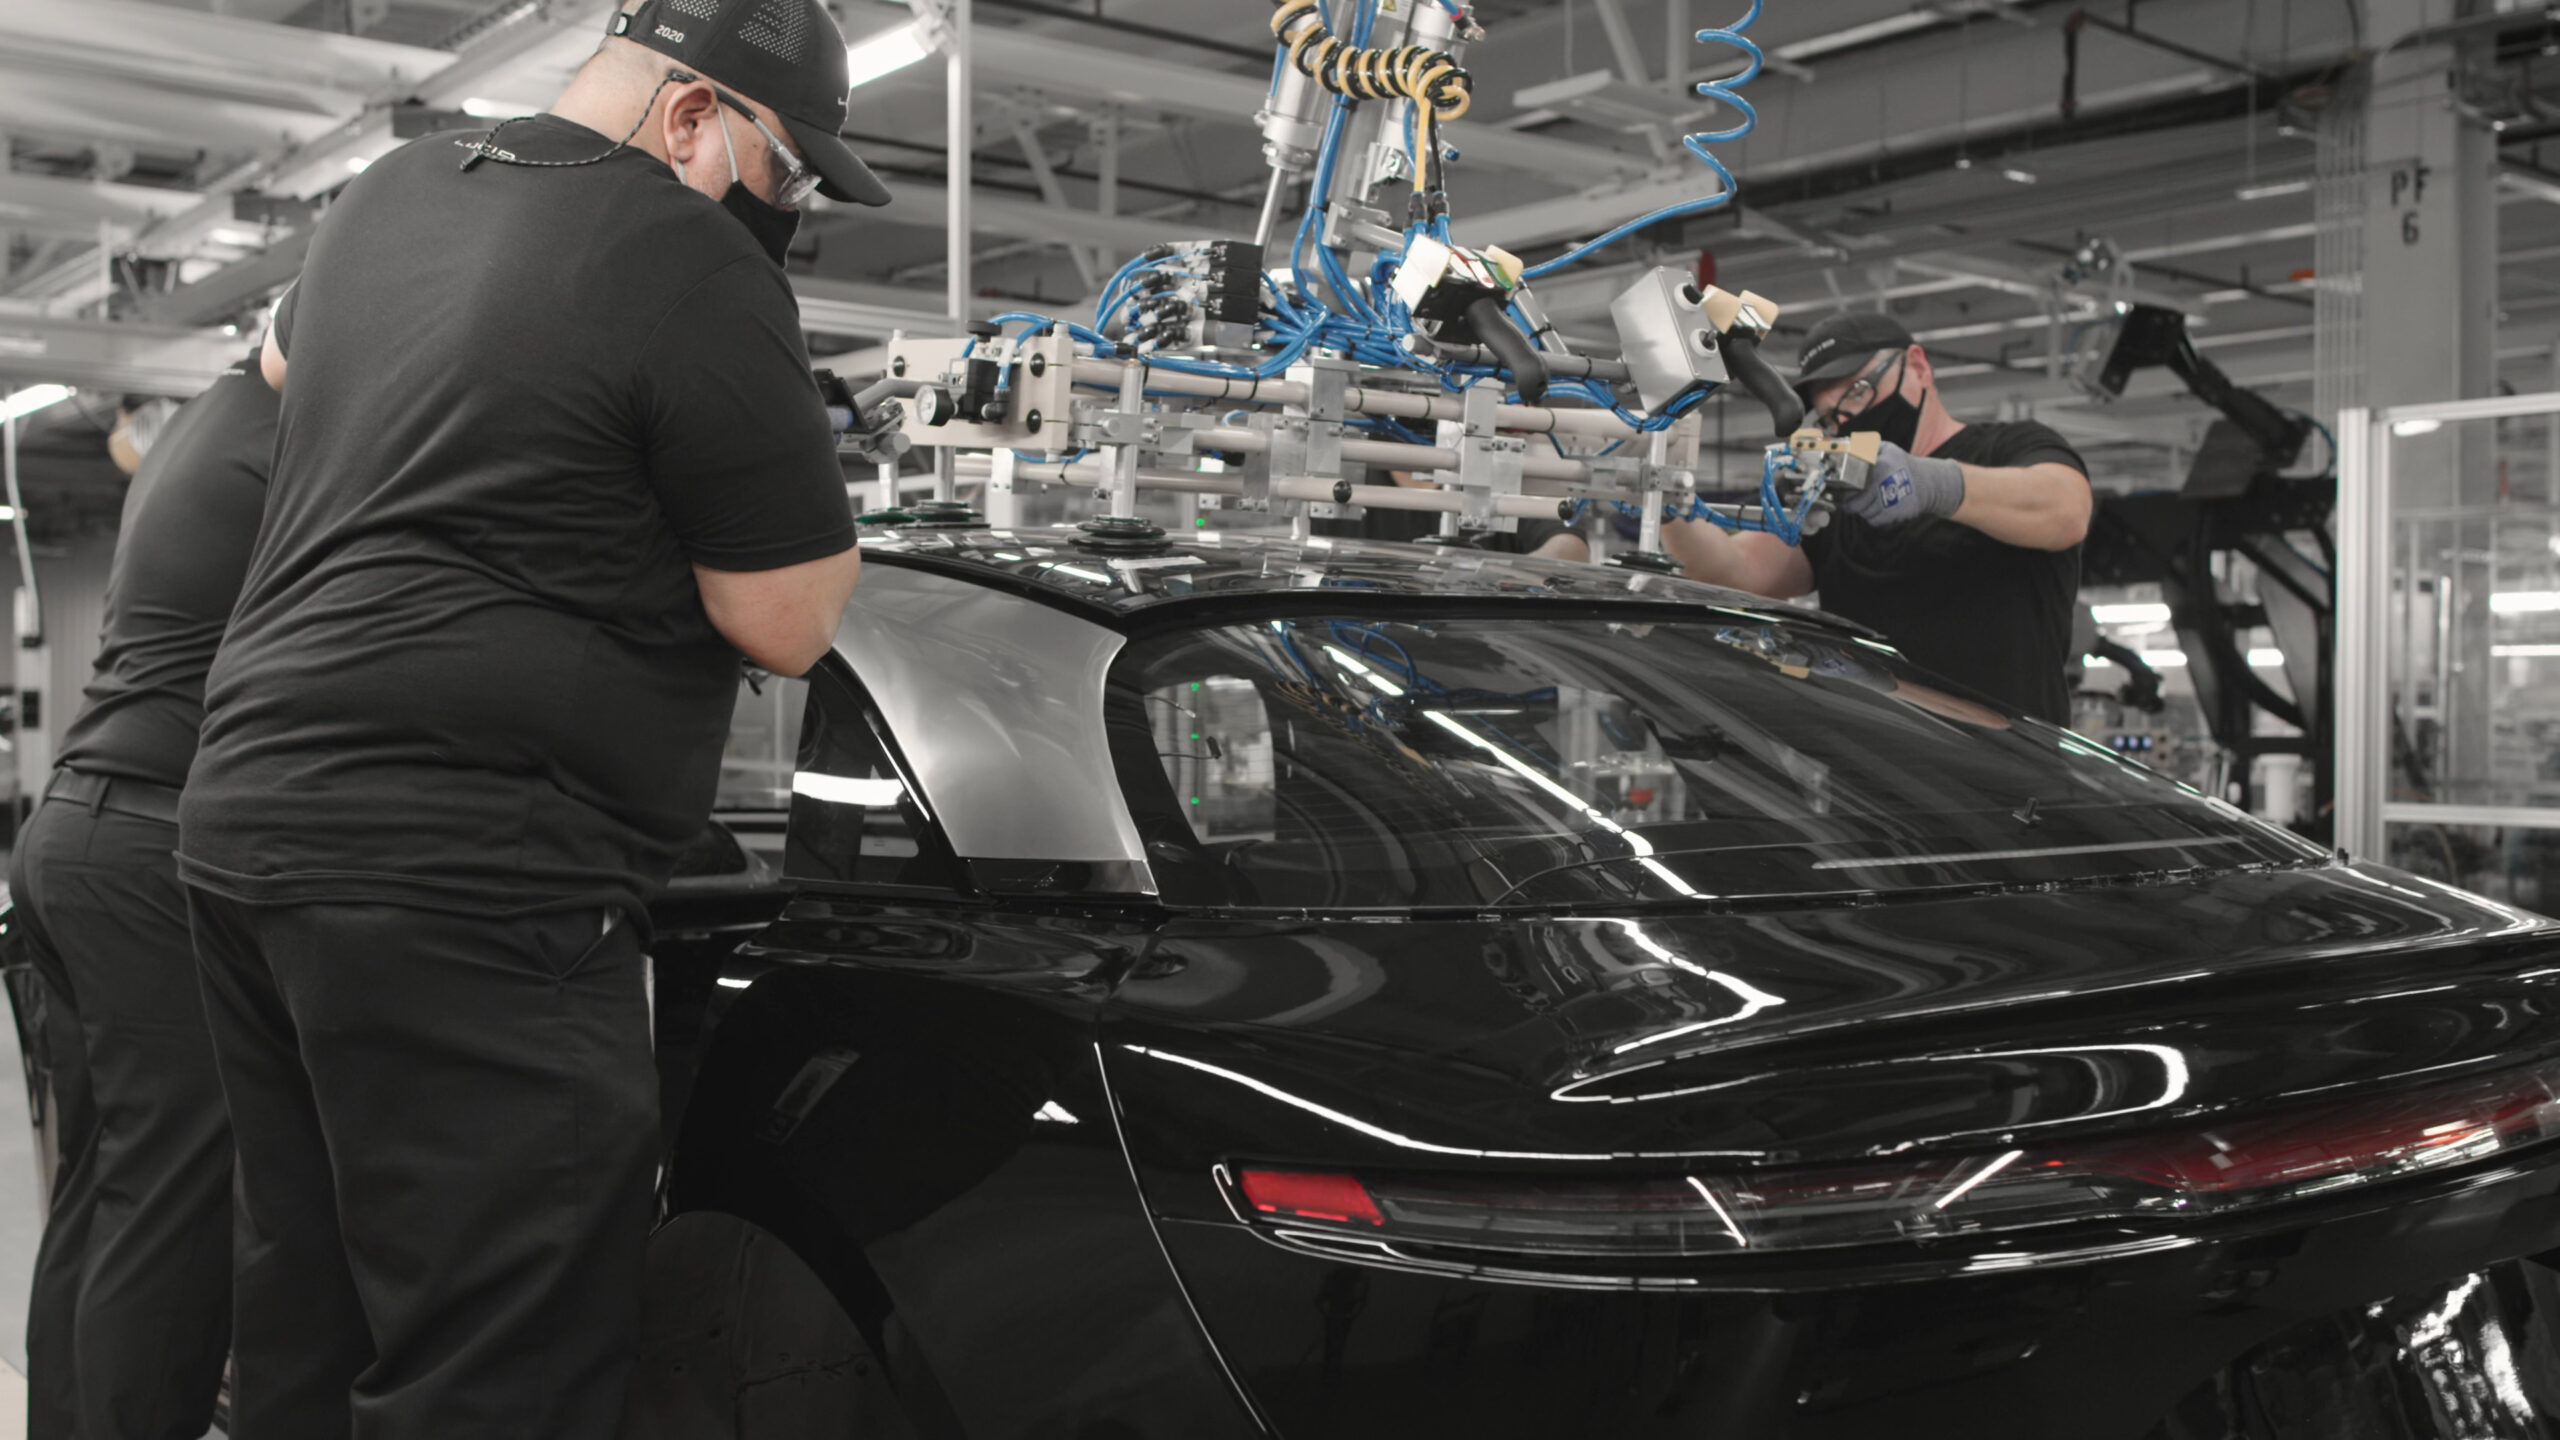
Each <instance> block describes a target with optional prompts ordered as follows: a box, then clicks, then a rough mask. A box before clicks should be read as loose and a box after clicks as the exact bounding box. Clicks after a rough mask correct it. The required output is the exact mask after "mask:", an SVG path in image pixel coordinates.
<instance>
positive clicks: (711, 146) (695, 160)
mask: <svg viewBox="0 0 2560 1440" xmlns="http://www.w3.org/2000/svg"><path fill="white" fill-rule="evenodd" d="M664 111H665V113H664V114H663V115H662V116H661V117H660V120H659V124H660V125H661V126H662V127H663V128H662V130H661V132H660V133H661V135H662V137H663V138H664V139H665V140H666V143H667V158H668V159H669V160H671V161H673V162H674V163H675V167H676V170H677V172H678V173H679V174H681V175H683V176H684V177H685V183H686V184H688V185H691V186H692V187H693V188H695V189H696V190H701V191H702V192H703V193H704V194H706V195H709V196H711V198H713V199H715V200H716V199H718V198H720V193H721V192H722V191H725V190H727V189H728V188H729V165H728V162H727V161H726V160H725V159H723V158H722V157H721V152H720V137H719V136H717V135H715V134H713V133H712V128H713V127H714V126H717V125H718V124H719V123H720V97H719V96H718V95H716V94H714V93H713V92H712V89H711V86H710V84H709V83H708V82H706V81H700V80H694V81H688V82H685V83H683V84H674V85H669V86H668V87H667V94H666V101H665V104H664ZM697 167H699V168H700V169H701V171H702V173H701V174H700V175H699V176H697V175H696V174H695V173H694V172H695V170H696V168H697ZM714 172H716V175H715V173H714ZM706 186H711V187H715V188H705V187H706Z"/></svg>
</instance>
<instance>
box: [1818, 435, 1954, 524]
mask: <svg viewBox="0 0 2560 1440" xmlns="http://www.w3.org/2000/svg"><path fill="white" fill-rule="evenodd" d="M1963 504H1964V467H1963V466H1961V465H1958V464H1957V463H1956V462H1955V461H1953V460H1940V459H1937V458H1936V457H1934V456H1928V455H1914V454H1912V453H1911V452H1910V451H1908V450H1905V449H1903V448H1902V447H1901V446H1899V445H1896V444H1894V443H1893V442H1892V441H1890V440H1887V441H1885V442H1883V443H1882V444H1881V445H1880V446H1878V447H1877V450H1876V463H1875V465H1874V467H1873V468H1872V469H1870V470H1869V471H1868V472H1867V488H1866V489H1864V490H1861V491H1859V492H1858V493H1857V494H1855V495H1852V496H1850V497H1849V498H1847V499H1845V500H1843V501H1841V502H1840V508H1841V509H1843V510H1846V511H1848V512H1849V513H1850V514H1852V515H1855V516H1857V517H1858V518H1859V519H1861V520H1864V521H1866V522H1867V523H1868V524H1870V525H1899V524H1902V523H1903V522H1904V521H1906V520H1917V519H1919V518H1920V517H1921V516H1923V515H1953V514H1954V513H1956V509H1957V507H1958V506H1961V505H1963Z"/></svg>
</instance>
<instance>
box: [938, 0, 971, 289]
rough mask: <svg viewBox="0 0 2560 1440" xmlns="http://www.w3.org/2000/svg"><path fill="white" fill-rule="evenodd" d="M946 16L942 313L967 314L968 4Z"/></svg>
mask: <svg viewBox="0 0 2560 1440" xmlns="http://www.w3.org/2000/svg"><path fill="white" fill-rule="evenodd" d="M944 13H945V15H946V17H947V18H948V20H949V22H950V27H951V29H950V40H949V42H948V51H947V53H946V55H945V56H944V59H943V71H942V73H943V92H944V93H943V119H942V123H943V153H944V160H943V173H944V174H945V175H947V176H948V177H949V180H948V182H947V184H946V186H945V209H944V214H943V223H944V224H945V225H946V226H948V227H949V232H950V233H949V235H948V238H947V239H946V240H945V241H944V245H945V246H946V248H945V250H944V252H943V253H944V257H945V261H946V265H945V269H944V275H945V281H944V294H945V296H946V300H945V308H947V309H949V310H950V312H951V313H952V314H954V315H966V314H968V313H969V301H970V300H971V299H972V298H973V297H974V296H975V295H976V294H977V288H978V287H977V284H976V282H975V281H974V280H973V279H972V278H971V276H970V274H969V191H970V188H971V187H970V183H969V182H970V176H969V171H970V159H969V157H970V154H971V152H973V151H974V150H975V149H976V148H977V144H976V128H975V126H976V121H975V120H973V119H972V118H971V117H970V114H969V84H970V80H969V58H970V57H969V48H970V39H969V0H948V8H947V9H946V10H945V12H944Z"/></svg>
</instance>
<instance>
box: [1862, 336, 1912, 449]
mask: <svg viewBox="0 0 2560 1440" xmlns="http://www.w3.org/2000/svg"><path fill="white" fill-rule="evenodd" d="M1904 373H1905V372H1904V365H1903V359H1902V357H1900V356H1896V357H1895V358H1894V362H1893V388H1892V389H1891V390H1883V391H1882V392H1881V393H1880V394H1878V395H1877V396H1876V398H1875V399H1873V400H1870V401H1868V402H1867V408H1866V409H1864V410H1861V411H1859V412H1858V413H1857V414H1855V415H1852V416H1850V417H1849V428H1850V429H1852V430H1873V431H1874V432H1876V434H1878V435H1881V436H1883V437H1884V441H1885V443H1886V444H1888V445H1898V446H1900V447H1901V448H1902V449H1904V450H1906V451H1907V450H1909V449H1910V448H1911V442H1913V441H1914V440H1917V439H1919V438H1920V407H1919V406H1918V405H1915V404H1913V403H1912V402H1911V401H1908V400H1905V399H1903V398H1902V378H1903V375H1904ZM1928 393H1929V392H1927V391H1925V390H1923V391H1922V392H1920V394H1921V398H1923V399H1926V398H1928Z"/></svg>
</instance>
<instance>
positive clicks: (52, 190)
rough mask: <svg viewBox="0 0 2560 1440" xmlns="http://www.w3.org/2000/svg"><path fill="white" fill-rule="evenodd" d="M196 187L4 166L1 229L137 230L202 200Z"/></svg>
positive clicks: (78, 233) (80, 233) (80, 235)
mask: <svg viewBox="0 0 2560 1440" xmlns="http://www.w3.org/2000/svg"><path fill="white" fill-rule="evenodd" d="M203 198H204V197H203V196H201V195H198V194H196V193H195V192H194V191H192V190H163V189H159V188H157V187H154V186H150V185H119V184H114V183H111V182H108V181H104V180H70V179H65V178H62V177H60V176H54V175H38V174H34V173H31V172H28V171H24V170H8V169H5V168H0V231H7V230H15V231H18V232H19V233H21V234H31V235H57V236H63V237H66V238H77V239H89V240H95V239H96V238H98V227H99V226H100V225H106V226H109V227H111V228H113V229H115V230H117V231H120V232H123V233H125V234H132V233H134V232H137V231H139V230H142V229H143V228H145V227H146V226H149V225H150V224H151V223H152V222H154V221H156V220H160V219H162V218H165V217H167V216H170V215H175V214H178V213H180V212H182V211H185V210H187V209H189V208H191V207H193V206H195V205H197V204H199V203H201V202H202V200H203Z"/></svg>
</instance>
